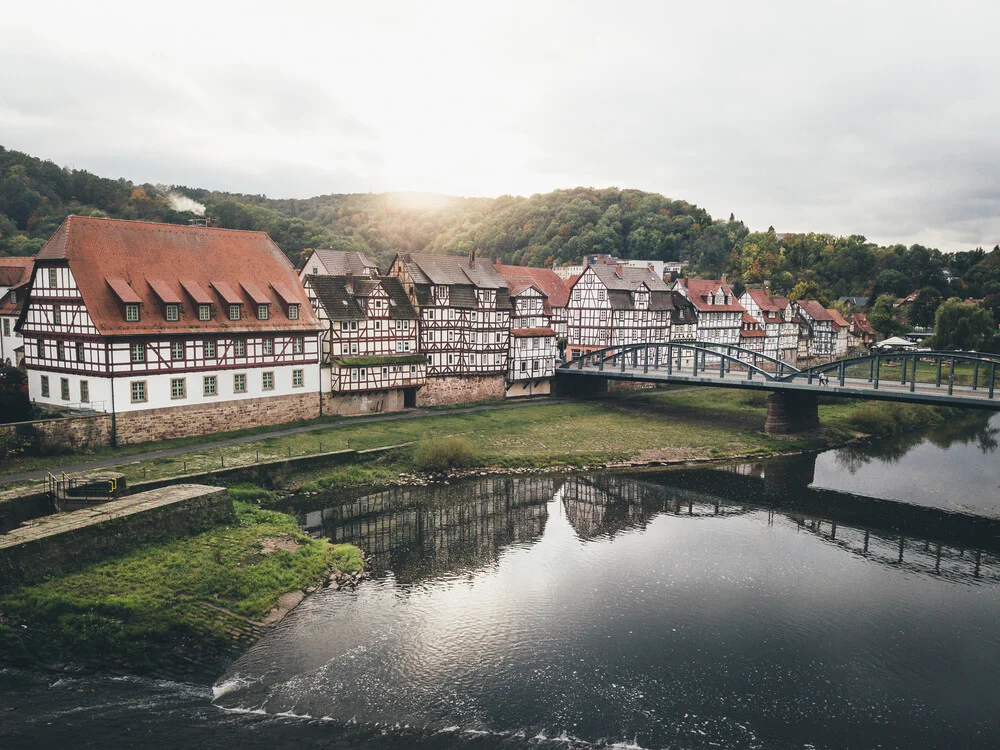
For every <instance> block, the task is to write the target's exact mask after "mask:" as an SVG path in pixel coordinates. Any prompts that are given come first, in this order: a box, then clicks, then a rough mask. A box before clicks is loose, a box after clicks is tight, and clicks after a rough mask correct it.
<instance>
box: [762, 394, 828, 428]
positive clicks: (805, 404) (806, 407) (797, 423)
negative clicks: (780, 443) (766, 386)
mask: <svg viewBox="0 0 1000 750" xmlns="http://www.w3.org/2000/svg"><path fill="white" fill-rule="evenodd" d="M818 406H819V400H818V397H817V395H816V394H815V393H804V392H802V391H775V392H774V393H772V394H771V395H769V396H768V397H767V418H766V419H765V420H764V432H766V433H767V434H768V435H794V434H796V433H799V432H809V431H811V430H816V429H819V409H818Z"/></svg>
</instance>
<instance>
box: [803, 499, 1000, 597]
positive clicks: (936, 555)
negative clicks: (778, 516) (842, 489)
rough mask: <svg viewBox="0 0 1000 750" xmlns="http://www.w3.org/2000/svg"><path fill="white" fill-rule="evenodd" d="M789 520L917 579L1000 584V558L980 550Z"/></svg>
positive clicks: (809, 520)
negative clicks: (911, 574)
mask: <svg viewBox="0 0 1000 750" xmlns="http://www.w3.org/2000/svg"><path fill="white" fill-rule="evenodd" d="M787 517H788V518H789V519H790V520H791V521H792V522H794V523H795V524H797V525H798V527H799V528H800V529H804V530H806V531H809V532H812V533H813V534H816V535H817V536H819V537H821V538H822V539H824V540H826V541H828V542H830V543H832V544H835V545H837V546H838V547H840V548H841V549H842V550H845V551H847V552H850V553H852V554H856V555H861V556H863V557H865V558H868V559H870V560H872V561H874V562H877V563H879V564H882V565H886V566H889V567H894V568H900V569H903V570H906V571H907V572H910V573H915V574H917V575H935V576H940V577H942V578H947V579H950V580H963V579H965V580H967V579H968V578H970V577H971V578H974V579H984V580H991V581H994V582H998V581H1000V555H998V554H996V553H995V552H989V551H986V550H983V549H981V548H978V547H972V548H966V547H963V546H957V545H951V544H943V543H942V542H939V541H933V540H930V539H920V538H914V539H908V538H906V537H905V536H903V535H891V534H885V533H880V532H877V531H871V530H869V529H864V528H860V527H855V526H845V525H843V524H838V523H837V522H836V521H828V520H823V519H819V518H809V517H807V516H803V515H799V514H787Z"/></svg>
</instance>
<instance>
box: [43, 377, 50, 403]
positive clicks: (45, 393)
mask: <svg viewBox="0 0 1000 750" xmlns="http://www.w3.org/2000/svg"><path fill="white" fill-rule="evenodd" d="M48 397H49V376H48V375H42V398H48Z"/></svg>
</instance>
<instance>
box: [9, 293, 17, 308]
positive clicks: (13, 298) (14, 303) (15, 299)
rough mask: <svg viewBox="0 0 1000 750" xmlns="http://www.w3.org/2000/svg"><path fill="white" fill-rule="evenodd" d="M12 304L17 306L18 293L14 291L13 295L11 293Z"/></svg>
mask: <svg viewBox="0 0 1000 750" xmlns="http://www.w3.org/2000/svg"><path fill="white" fill-rule="evenodd" d="M10 304H12V305H16V304H17V292H15V291H13V290H11V293H10Z"/></svg>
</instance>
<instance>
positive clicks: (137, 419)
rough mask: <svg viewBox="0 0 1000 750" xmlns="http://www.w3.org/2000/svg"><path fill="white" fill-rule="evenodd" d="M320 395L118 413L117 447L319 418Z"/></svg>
mask: <svg viewBox="0 0 1000 750" xmlns="http://www.w3.org/2000/svg"><path fill="white" fill-rule="evenodd" d="M318 416H319V394H318V393H294V394H289V395H286V396H270V397H265V398H252V399H242V400H240V401H220V402H218V403H214V404H192V405H190V406H174V407H170V408H166V409H144V410H142V411H130V412H125V413H122V414H119V415H118V417H117V420H118V421H117V426H116V431H117V433H118V444H119V445H128V444H130V443H145V442H149V441H151V440H169V439H170V438H179V437H191V436H193V435H207V434H209V433H212V432H223V431H226V432H228V431H231V430H247V429H252V428H254V427H263V426H267V425H276V424H284V423H285V422H298V421H300V420H306V419H316V418H317V417H318Z"/></svg>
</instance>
